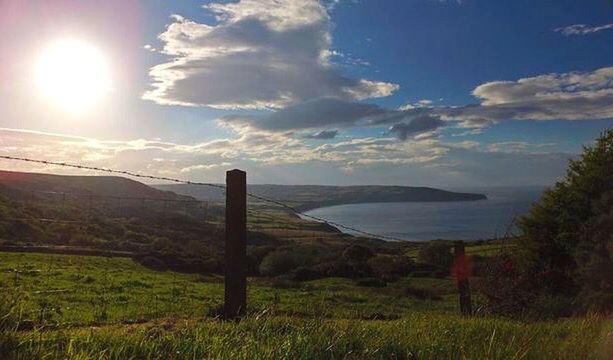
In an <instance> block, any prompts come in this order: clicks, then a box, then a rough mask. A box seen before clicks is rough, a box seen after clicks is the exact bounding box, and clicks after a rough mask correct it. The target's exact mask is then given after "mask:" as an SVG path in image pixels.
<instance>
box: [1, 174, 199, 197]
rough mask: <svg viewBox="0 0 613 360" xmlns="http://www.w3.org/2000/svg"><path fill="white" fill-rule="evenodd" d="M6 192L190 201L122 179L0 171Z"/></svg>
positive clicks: (2, 185)
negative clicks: (58, 193) (47, 192)
mask: <svg viewBox="0 0 613 360" xmlns="http://www.w3.org/2000/svg"><path fill="white" fill-rule="evenodd" d="M0 187H2V189H3V191H13V192H19V191H25V192H27V191H32V190H34V191H56V192H66V193H77V194H86V195H98V196H121V197H144V198H155V199H168V200H178V199H188V197H186V196H185V195H177V194H175V193H173V192H171V191H165V190H160V189H155V188H153V187H151V186H148V185H145V184H143V183H140V182H138V181H134V180H130V179H127V178H123V177H119V176H70V175H50V174H38V173H25V172H14V171H0Z"/></svg>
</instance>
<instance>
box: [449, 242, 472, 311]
mask: <svg viewBox="0 0 613 360" xmlns="http://www.w3.org/2000/svg"><path fill="white" fill-rule="evenodd" d="M453 245H454V246H453V248H454V249H453V250H454V251H453V252H454V258H455V259H454V265H453V273H454V274H453V275H454V276H455V278H456V281H457V282H458V293H459V297H460V311H461V312H462V314H464V315H470V314H472V312H473V311H472V303H471V299H470V284H469V282H468V277H469V275H470V272H471V264H470V263H469V261H468V258H467V257H466V254H465V252H464V241H455V242H454V243H453Z"/></svg>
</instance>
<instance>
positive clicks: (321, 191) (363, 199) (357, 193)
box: [154, 184, 486, 210]
mask: <svg viewBox="0 0 613 360" xmlns="http://www.w3.org/2000/svg"><path fill="white" fill-rule="evenodd" d="M154 187H156V188H158V189H162V190H169V191H174V192H176V193H177V194H183V195H188V196H192V197H195V198H197V199H202V200H208V199H213V200H220V199H223V194H222V192H221V191H220V190H219V189H212V188H206V187H202V186H194V185H182V184H174V185H155V186H154ZM247 191H249V192H251V193H253V194H256V195H259V196H264V197H268V198H273V199H276V200H279V201H283V202H287V203H289V204H291V205H292V206H294V207H296V208H297V209H299V210H308V209H313V208H317V207H322V206H331V205H340V204H357V203H372V202H406V201H474V200H484V199H486V196H485V195H483V194H471V193H460V192H452V191H445V190H440V189H434V188H428V187H409V186H375V185H373V186H320V185H248V187H247Z"/></svg>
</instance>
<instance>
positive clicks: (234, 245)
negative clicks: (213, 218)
mask: <svg viewBox="0 0 613 360" xmlns="http://www.w3.org/2000/svg"><path fill="white" fill-rule="evenodd" d="M246 257H247V173H245V172H244V171H241V170H237V169H234V170H230V171H228V172H226V249H225V265H224V267H225V294H224V318H225V319H237V318H239V317H241V316H242V315H243V314H244V313H245V307H246V306H247V278H246V276H247V269H246Z"/></svg>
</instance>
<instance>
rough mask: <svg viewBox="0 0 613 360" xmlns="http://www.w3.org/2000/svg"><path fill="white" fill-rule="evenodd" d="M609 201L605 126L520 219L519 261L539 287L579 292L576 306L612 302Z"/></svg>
mask: <svg viewBox="0 0 613 360" xmlns="http://www.w3.org/2000/svg"><path fill="white" fill-rule="evenodd" d="M612 199H613V129H608V130H605V131H604V132H603V133H602V134H601V135H600V137H599V138H598V139H597V140H596V142H595V144H594V145H593V146H588V147H584V149H583V153H582V154H581V156H580V157H579V158H578V159H576V160H571V161H570V162H569V166H568V170H567V172H566V176H565V177H564V178H563V179H562V180H561V181H559V182H557V183H556V184H555V186H553V187H552V188H550V189H548V190H547V191H545V193H544V194H543V197H542V199H541V201H540V202H539V203H537V204H535V205H534V206H533V208H532V209H531V210H530V212H529V213H528V214H527V215H525V216H524V217H523V218H521V219H520V222H519V226H520V229H521V230H522V236H521V237H520V239H519V241H518V245H519V246H518V251H519V258H518V260H519V261H520V263H519V265H520V266H522V267H524V269H526V270H527V271H529V272H530V273H532V274H534V276H538V277H539V282H540V283H541V284H542V289H541V291H544V292H546V293H548V294H555V295H563V296H573V297H574V296H577V295H579V294H581V295H582V296H581V298H580V300H581V301H583V303H581V304H580V305H583V306H584V307H588V308H589V307H594V306H596V307H598V308H599V309H602V308H603V307H604V308H609V309H610V308H611V307H612V306H613V305H612V304H613V301H612V300H613V286H612V285H613V284H612V283H611V276H610V274H611V270H612V269H613V265H612V262H611V253H612V252H613V231H612V227H613V226H612V225H611V224H612V222H611V220H612V219H613V215H612V214H613V200H612ZM607 274H608V275H607ZM595 295H596V296H595ZM594 296H595V297H596V298H597V299H598V300H597V301H596V302H597V303H598V304H595V303H593V300H594ZM589 299H592V300H589Z"/></svg>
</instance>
